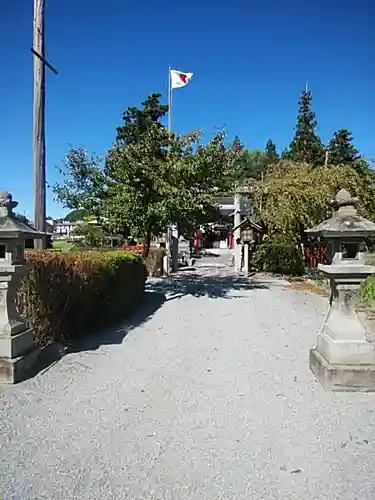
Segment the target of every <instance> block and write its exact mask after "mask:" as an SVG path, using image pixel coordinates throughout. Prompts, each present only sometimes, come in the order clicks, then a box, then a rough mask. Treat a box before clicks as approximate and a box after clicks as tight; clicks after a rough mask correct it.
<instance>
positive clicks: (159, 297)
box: [27, 291, 167, 379]
mask: <svg viewBox="0 0 375 500" xmlns="http://www.w3.org/2000/svg"><path fill="white" fill-rule="evenodd" d="M166 300H167V298H166V296H165V294H164V293H162V292H157V291H155V292H148V291H146V292H145V295H144V302H143V304H142V305H141V306H140V307H139V308H138V310H137V311H136V312H135V313H134V314H133V315H132V316H130V317H129V318H127V319H125V320H124V321H123V322H121V324H120V325H117V326H112V327H110V328H107V329H105V330H102V331H99V332H97V333H91V334H89V335H87V336H84V337H82V339H79V340H77V341H76V342H75V343H74V344H71V345H70V346H68V347H65V346H63V345H61V344H58V343H56V342H55V343H53V344H49V345H48V346H46V347H44V348H43V349H42V351H41V353H40V355H39V358H38V361H37V363H36V364H35V365H34V366H33V368H32V371H31V372H30V373H29V374H28V377H27V379H28V378H32V377H34V376H35V375H37V374H39V373H41V372H46V371H48V370H49V369H50V368H52V367H53V366H54V365H55V364H56V363H58V362H59V361H60V359H61V358H62V357H63V356H64V355H65V354H70V353H77V352H82V351H94V350H96V349H98V348H99V347H100V346H102V345H114V344H121V343H122V341H123V340H124V338H125V337H126V335H127V334H128V333H129V332H131V331H132V330H133V328H136V327H137V326H140V325H142V324H143V323H145V322H146V321H147V320H148V319H150V318H151V316H152V315H153V314H154V313H155V312H156V311H157V310H158V309H159V308H160V307H161V306H162V305H163V304H164V302H165V301H166Z"/></svg>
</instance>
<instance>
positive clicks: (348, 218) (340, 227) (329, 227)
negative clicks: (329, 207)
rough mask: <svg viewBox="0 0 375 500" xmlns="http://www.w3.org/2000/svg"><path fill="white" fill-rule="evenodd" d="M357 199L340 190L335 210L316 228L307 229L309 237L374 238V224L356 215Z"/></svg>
mask: <svg viewBox="0 0 375 500" xmlns="http://www.w3.org/2000/svg"><path fill="white" fill-rule="evenodd" d="M358 201H359V200H358V199H357V198H352V197H351V195H350V193H349V192H348V191H347V190H346V189H341V190H340V191H339V192H338V193H337V195H336V198H335V200H333V204H334V206H335V208H336V211H335V212H334V214H333V216H332V217H331V218H330V219H327V220H325V221H323V222H321V223H320V224H318V225H317V226H315V227H313V228H311V229H307V230H306V231H305V232H306V234H307V235H309V236H322V237H323V238H327V239H330V238H341V237H349V238H357V237H362V238H368V237H369V236H375V223H374V222H371V221H370V220H368V219H365V218H364V217H361V216H360V215H359V214H358V213H357V208H356V207H357V204H358Z"/></svg>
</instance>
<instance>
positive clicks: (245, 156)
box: [241, 149, 269, 181]
mask: <svg viewBox="0 0 375 500" xmlns="http://www.w3.org/2000/svg"><path fill="white" fill-rule="evenodd" d="M241 157H242V170H243V177H244V180H245V181H246V179H260V178H261V177H262V173H264V172H265V169H266V167H267V165H269V159H268V157H267V155H266V153H265V152H264V151H257V150H255V151H250V150H247V149H245V150H244V151H243V153H242V155H241Z"/></svg>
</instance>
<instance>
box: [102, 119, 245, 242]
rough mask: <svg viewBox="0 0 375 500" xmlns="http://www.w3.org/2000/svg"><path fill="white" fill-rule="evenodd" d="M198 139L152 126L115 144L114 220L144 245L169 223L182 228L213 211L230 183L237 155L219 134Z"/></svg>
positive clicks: (111, 160) (110, 165)
mask: <svg viewBox="0 0 375 500" xmlns="http://www.w3.org/2000/svg"><path fill="white" fill-rule="evenodd" d="M199 139H200V134H199V133H193V134H189V135H188V136H174V137H172V138H170V137H169V134H168V131H167V130H166V129H165V128H164V127H160V126H158V124H152V125H151V126H150V127H149V128H148V130H147V131H145V132H144V133H143V134H142V136H141V137H139V138H138V140H137V142H134V143H133V144H129V145H127V146H121V145H120V146H119V145H117V146H115V147H114V148H113V149H112V150H111V151H110V153H109V156H108V161H107V173H108V177H109V178H110V179H111V183H110V185H109V197H108V210H107V213H108V217H109V218H110V219H111V220H112V221H113V224H119V223H123V224H126V225H127V226H128V227H129V228H130V231H131V234H132V235H133V236H135V237H138V238H142V239H143V241H144V242H145V243H146V246H147V247H148V245H149V243H150V240H151V235H152V234H155V235H156V234H160V233H162V232H164V231H165V229H166V228H167V227H168V226H169V225H171V224H176V225H177V226H178V227H179V230H180V232H184V231H185V229H186V227H188V226H190V225H191V224H192V223H193V221H195V220H196V218H197V215H198V213H199V214H200V218H202V217H204V216H205V214H206V213H207V214H208V213H211V212H212V206H213V205H214V200H215V195H217V193H218V192H220V191H222V190H226V189H228V187H229V185H230V184H231V183H232V182H233V178H234V176H235V175H234V169H235V161H236V158H237V156H236V153H235V152H234V151H233V150H232V149H231V148H226V147H225V144H224V139H225V137H224V134H222V133H219V134H217V135H216V136H215V137H214V138H213V139H212V140H211V141H210V142H209V143H208V144H207V145H202V144H200V142H199ZM168 145H169V146H170V149H169V150H167V146H168Z"/></svg>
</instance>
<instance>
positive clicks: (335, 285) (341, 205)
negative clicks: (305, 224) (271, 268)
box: [306, 190, 375, 391]
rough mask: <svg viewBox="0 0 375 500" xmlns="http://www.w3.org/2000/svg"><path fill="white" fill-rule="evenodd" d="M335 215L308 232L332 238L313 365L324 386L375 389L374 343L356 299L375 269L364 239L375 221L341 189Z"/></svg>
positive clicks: (323, 269)
mask: <svg viewBox="0 0 375 500" xmlns="http://www.w3.org/2000/svg"><path fill="white" fill-rule="evenodd" d="M335 201H336V207H337V210H336V212H335V214H334V216H333V217H332V218H331V219H328V220H327V221H324V222H322V223H321V224H319V225H318V226H316V227H315V228H312V229H310V230H308V231H306V232H307V233H308V234H313V235H319V236H321V237H323V238H324V239H326V240H327V241H328V242H330V243H331V246H332V249H333V258H332V263H331V264H330V265H319V270H320V271H321V272H322V273H323V274H324V275H325V276H326V277H327V278H328V279H329V280H330V287H331V298H330V310H329V312H328V315H327V318H326V321H325V324H324V326H323V329H322V331H321V332H319V333H318V336H317V344H316V347H315V348H314V349H312V350H311V351H310V369H311V370H312V372H313V373H314V375H315V376H316V378H317V379H318V380H319V382H320V383H321V384H322V386H323V387H324V389H326V390H333V391H375V343H373V342H371V341H370V336H369V335H368V332H367V329H366V322H364V321H362V318H361V317H360V315H359V313H358V312H357V310H356V307H355V305H356V304H355V302H354V300H353V298H354V297H353V296H354V293H355V292H356V291H357V290H358V288H359V286H360V284H361V282H362V281H363V280H365V279H366V278H367V277H368V276H371V275H374V274H375V267H373V266H367V265H365V264H364V249H365V246H364V241H365V239H366V238H367V237H369V236H373V235H375V224H374V223H372V222H371V221H368V220H367V219H364V218H363V217H361V216H359V215H358V214H357V211H356V209H355V204H356V202H357V200H354V199H352V198H351V197H350V194H349V193H348V192H347V191H345V190H341V191H340V192H339V193H338V195H337V197H336V200H335Z"/></svg>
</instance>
